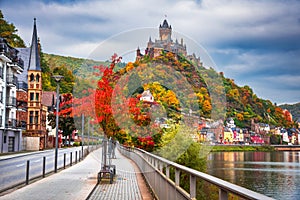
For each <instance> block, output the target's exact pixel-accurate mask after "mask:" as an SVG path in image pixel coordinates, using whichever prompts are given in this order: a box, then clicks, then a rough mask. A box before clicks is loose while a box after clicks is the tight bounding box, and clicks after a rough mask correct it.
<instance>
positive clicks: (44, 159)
mask: <svg viewBox="0 0 300 200" xmlns="http://www.w3.org/2000/svg"><path fill="white" fill-rule="evenodd" d="M45 171H46V157H45V156H44V157H43V178H45Z"/></svg>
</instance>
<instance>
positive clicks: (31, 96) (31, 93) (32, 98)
mask: <svg viewBox="0 0 300 200" xmlns="http://www.w3.org/2000/svg"><path fill="white" fill-rule="evenodd" d="M33 100H34V93H33V92H30V101H33Z"/></svg>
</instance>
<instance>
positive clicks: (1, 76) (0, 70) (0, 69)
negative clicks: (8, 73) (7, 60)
mask: <svg viewBox="0 0 300 200" xmlns="http://www.w3.org/2000/svg"><path fill="white" fill-rule="evenodd" d="M3 71H4V70H3V68H2V67H0V78H3Z"/></svg>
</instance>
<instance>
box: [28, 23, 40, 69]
mask: <svg viewBox="0 0 300 200" xmlns="http://www.w3.org/2000/svg"><path fill="white" fill-rule="evenodd" d="M28 70H36V71H41V65H40V54H39V47H38V37H37V31H36V19H35V18H34V25H33V34H32V41H31V47H30V58H29V67H28Z"/></svg>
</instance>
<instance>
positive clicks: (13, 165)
mask: <svg viewBox="0 0 300 200" xmlns="http://www.w3.org/2000/svg"><path fill="white" fill-rule="evenodd" d="M76 151H77V160H78V159H79V151H81V147H73V148H67V149H59V150H58V168H62V167H63V166H64V154H66V165H68V164H69V163H70V157H71V156H70V152H72V162H75V155H76V153H75V152H76ZM54 156H55V153H54V149H53V150H46V151H42V152H35V153H27V154H21V155H14V156H13V157H11V158H9V157H7V156H5V157H4V156H3V157H0V169H1V170H0V191H3V190H5V189H6V188H9V187H12V186H14V185H16V184H20V183H24V182H25V180H26V167H27V160H29V161H30V165H29V168H30V171H29V179H32V178H34V177H38V176H41V175H42V174H43V157H46V165H45V173H49V172H52V171H53V170H54Z"/></svg>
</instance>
